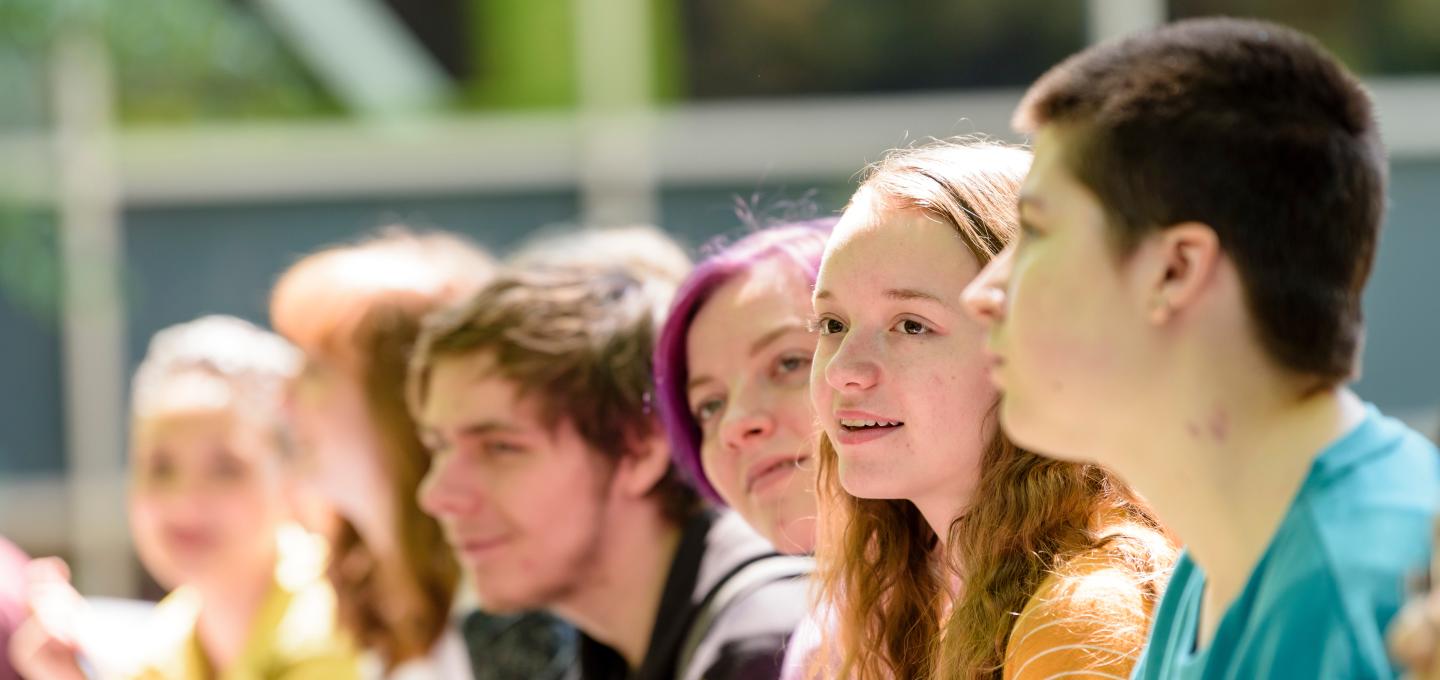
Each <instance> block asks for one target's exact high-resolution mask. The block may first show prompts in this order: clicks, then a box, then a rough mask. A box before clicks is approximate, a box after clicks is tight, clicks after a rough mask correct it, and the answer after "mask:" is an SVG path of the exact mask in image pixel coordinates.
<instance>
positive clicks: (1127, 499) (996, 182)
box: [815, 139, 1169, 680]
mask: <svg viewBox="0 0 1440 680" xmlns="http://www.w3.org/2000/svg"><path fill="white" fill-rule="evenodd" d="M1029 161H1030V154H1029V152H1027V151H1025V150H1023V149H1021V148H1018V147H1011V146H1006V145H1002V144H997V143H992V142H986V141H982V140H975V139H956V140H946V141H937V142H933V143H930V144H926V145H924V146H919V147H915V148H909V149H902V150H897V151H894V152H891V153H890V154H888V155H887V156H886V157H885V158H884V159H883V160H881V161H880V162H878V163H876V164H875V165H873V166H872V167H870V168H869V170H868V171H867V173H866V175H865V178H864V180H863V181H862V183H861V189H860V191H861V192H871V196H872V197H874V198H875V199H877V200H876V201H875V202H874V203H873V204H874V205H877V206H878V207H877V208H876V209H877V210H879V209H885V210H915V211H920V212H922V213H924V214H926V215H927V216H929V217H930V218H932V219H935V220H938V221H940V222H942V223H945V224H949V225H951V226H953V227H954V228H955V230H956V232H957V233H959V234H960V236H961V237H962V238H963V239H964V241H965V243H966V245H967V246H968V247H969V249H970V250H971V252H972V253H973V254H974V255H975V257H976V259H977V260H978V261H979V262H980V263H981V264H982V265H983V264H984V263H985V262H988V261H989V260H990V259H992V258H993V257H994V256H995V255H996V254H998V253H999V252H1000V250H1001V249H1002V248H1003V247H1004V245H1005V244H1006V243H1008V242H1009V241H1010V240H1011V239H1012V238H1013V237H1014V234H1015V233H1016V231H1017V230H1018V224H1017V216H1016V201H1017V199H1018V195H1019V189H1020V184H1021V182H1022V181H1023V180H1024V176H1025V172H1026V170H1027V168H1028V167H1029ZM858 193H859V192H857V195H858ZM853 205H854V203H852V207H853ZM991 414H992V415H991V417H993V414H994V409H992V411H991ZM995 430H996V434H995V435H994V437H993V438H992V439H991V440H990V442H989V443H988V444H987V445H986V446H985V450H984V452H983V454H982V459H981V465H980V470H981V474H980V480H979V484H978V487H977V490H976V491H975V494H974V497H975V498H979V499H984V500H983V501H982V502H977V503H975V504H974V505H973V506H972V507H970V508H969V509H967V510H966V511H965V512H964V513H963V514H962V515H961V516H960V517H957V518H956V519H955V520H954V521H953V522H952V523H951V525H950V527H949V531H948V535H947V537H946V538H947V540H946V541H945V543H944V545H945V553H944V554H940V555H936V553H935V550H936V548H937V546H938V545H939V544H940V541H939V537H938V536H937V534H936V533H935V531H934V530H933V529H932V528H931V526H930V525H929V524H928V523H927V522H926V521H925V518H924V517H923V516H921V514H920V512H919V510H918V509H916V508H915V506H914V505H913V504H911V503H910V502H908V501H903V500H871V499H863V498H857V497H855V496H852V495H850V494H849V493H847V492H846V491H845V490H844V488H843V487H842V486H841V484H840V479H839V471H838V458H837V456H836V452H835V448H834V446H833V444H832V443H831V442H830V440H829V438H828V437H826V436H824V435H822V436H821V442H820V456H819V483H818V485H817V492H818V494H819V496H820V506H821V512H820V536H819V542H818V549H817V553H816V557H817V561H818V563H819V568H818V573H817V581H818V584H817V594H818V596H819V599H820V600H821V603H822V606H825V607H829V608H831V609H832V610H833V611H834V612H835V626H834V628H833V630H832V631H830V635H829V637H828V638H827V641H826V643H825V648H826V653H823V654H820V655H817V658H818V659H819V660H822V661H818V663H821V665H822V666H823V665H824V662H823V660H827V659H828V660H833V661H834V662H835V665H834V666H831V667H820V668H816V669H815V670H816V671H817V674H820V675H830V676H832V677H839V678H847V679H848V678H860V679H874V680H882V679H892V678H907V679H908V678H942V677H943V678H992V677H993V678H998V677H1000V676H1001V674H1002V663H1003V659H1004V655H1005V647H1006V645H1007V643H1008V638H1009V633H1010V629H1011V626H1012V624H1013V623H1014V620H1015V616H1016V614H1018V612H1020V611H1021V610H1023V609H1024V607H1025V604H1026V603H1027V602H1028V601H1029V599H1030V597H1031V596H1032V595H1033V594H1034V593H1035V591H1036V590H1037V589H1038V588H1039V586H1040V585H1041V583H1042V582H1043V581H1044V580H1045V579H1046V578H1047V577H1048V576H1049V575H1050V574H1054V573H1059V574H1061V575H1062V576H1064V575H1066V573H1067V571H1066V570H1067V566H1068V563H1069V561H1070V560H1071V559H1072V558H1074V557H1076V556H1078V555H1080V554H1081V553H1086V552H1088V551H1091V550H1094V549H1096V548H1102V547H1103V548H1104V549H1105V550H1106V551H1107V554H1112V553H1113V555H1114V556H1115V557H1116V561H1117V563H1118V564H1120V565H1122V566H1125V567H1127V568H1129V570H1130V571H1131V573H1132V574H1134V575H1135V577H1136V580H1137V581H1138V582H1140V583H1142V584H1146V585H1145V587H1147V588H1148V590H1147V593H1148V595H1149V597H1150V598H1151V600H1153V598H1154V597H1155V595H1156V589H1155V588H1154V586H1153V581H1154V578H1153V576H1154V574H1156V573H1157V572H1158V571H1160V570H1163V568H1164V567H1165V566H1168V562H1169V555H1168V553H1165V550H1164V549H1163V546H1164V542H1163V541H1160V542H1158V544H1159V545H1160V546H1162V548H1161V550H1160V551H1159V552H1160V553H1165V554H1157V551H1156V549H1155V546H1156V545H1157V542H1156V541H1153V540H1149V536H1153V534H1154V532H1155V531H1156V530H1157V529H1158V524H1157V523H1156V521H1155V520H1154V518H1153V517H1152V516H1151V515H1150V513H1149V511H1148V509H1147V508H1146V507H1145V506H1144V504H1143V503H1142V502H1141V501H1140V500H1139V499H1138V498H1137V497H1136V496H1135V494H1134V493H1133V492H1131V491H1130V489H1129V488H1128V487H1127V486H1126V485H1125V484H1124V483H1123V482H1121V481H1120V480H1119V479H1118V478H1116V477H1115V476H1114V475H1112V474H1110V473H1109V472H1108V471H1106V470H1104V469H1103V468H1100V467H1098V466H1094V465H1085V464H1079V463H1069V462H1063V461H1057V460H1052V459H1048V458H1044V457H1041V456H1039V455H1036V454H1034V453H1031V452H1029V451H1026V450H1024V449H1021V448H1019V447H1017V446H1016V445H1015V444H1014V443H1012V442H1011V441H1010V440H1009V439H1008V438H1006V437H1005V435H1004V434H1003V433H1001V432H1000V431H999V428H995ZM953 579H958V580H959V582H960V583H962V584H963V586H962V588H961V592H960V593H959V594H958V595H957V596H956V597H955V599H954V602H953V603H952V605H953V606H951V607H950V610H949V614H948V615H945V614H944V613H943V611H944V609H943V605H944V603H947V602H949V601H950V600H951V593H950V588H951V586H950V583H951V582H952V580H953Z"/></svg>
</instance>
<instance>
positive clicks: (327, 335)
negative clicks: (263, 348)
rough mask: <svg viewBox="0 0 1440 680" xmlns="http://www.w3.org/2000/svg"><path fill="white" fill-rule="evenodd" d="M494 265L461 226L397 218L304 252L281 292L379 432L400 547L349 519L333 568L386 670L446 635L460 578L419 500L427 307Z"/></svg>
mask: <svg viewBox="0 0 1440 680" xmlns="http://www.w3.org/2000/svg"><path fill="white" fill-rule="evenodd" d="M494 268H495V265H494V263H493V261H492V260H491V259H490V256H489V255H488V254H486V253H485V252H484V251H482V250H480V249H479V248H478V247H477V246H475V245H472V244H471V243H470V242H469V241H467V240H465V239H463V238H460V237H458V236H453V235H450V234H445V233H441V232H435V233H414V232H411V231H408V230H406V229H404V228H403V227H391V228H388V229H386V230H384V231H382V232H381V233H380V234H378V235H376V236H374V237H371V238H367V239H364V240H362V241H359V242H357V243H353V244H346V245H340V246H335V247H332V248H326V249H323V250H320V251H318V252H316V253H313V254H311V255H309V256H307V257H305V258H304V259H302V260H300V261H299V262H298V263H296V264H295V265H294V266H293V267H291V268H290V269H289V270H287V271H286V272H285V273H284V274H283V275H282V276H281V278H280V280H279V282H278V283H277V284H276V285H275V290H274V292H273V293H272V294H271V300H270V317H271V323H272V324H273V325H274V326H275V328H276V330H278V331H279V332H280V333H281V334H282V335H284V336H286V337H287V338H289V339H290V340H291V341H293V342H294V343H295V344H297V345H299V346H300V348H301V349H302V350H304V352H305V353H306V355H308V356H309V357H311V358H315V359H320V360H323V361H327V362H330V363H332V364H334V365H337V366H339V367H341V368H342V370H344V371H345V372H346V373H347V374H348V375H349V376H350V377H351V378H352V379H354V380H355V381H357V382H358V383H359V385H360V388H361V391H362V393H363V395H364V400H365V410H366V414H367V416H368V417H369V419H370V422H371V425H372V426H373V428H374V431H375V434H376V436H377V438H378V441H377V449H378V450H379V452H380V454H381V456H382V461H381V462H382V466H383V470H384V472H385V474H386V476H387V479H388V481H389V482H390V496H391V499H390V500H391V502H392V503H393V504H394V507H395V525H394V527H393V528H392V531H393V534H394V537H395V541H396V543H397V545H398V546H399V554H398V555H394V556H385V557H382V556H380V555H378V554H376V552H375V551H374V550H372V548H371V546H369V545H368V544H366V542H365V540H364V539H363V538H362V537H361V536H360V533H359V532H358V531H357V530H356V529H355V527H354V525H352V524H351V523H350V522H348V521H344V520H342V521H341V522H340V526H339V527H337V529H336V532H337V533H336V535H334V536H331V537H330V538H331V541H332V545H331V561H330V566H329V576H330V581H331V583H332V584H333V585H334V587H335V593H336V595H337V600H338V602H337V604H338V609H339V619H340V623H341V625H342V626H343V627H344V628H345V629H346V630H348V631H349V632H350V633H351V634H352V635H354V636H355V637H356V638H357V639H358V641H359V643H360V645H361V646H362V647H364V648H366V649H371V650H375V651H377V652H379V655H380V657H381V659H382V661H383V663H384V664H385V667H386V670H387V671H388V670H392V669H394V668H395V667H396V666H398V665H400V664H401V663H403V662H405V661H407V660H409V659H413V658H417V657H421V656H424V655H425V654H427V653H428V652H429V650H430V648H431V647H432V646H433V645H434V644H435V643H436V641H437V640H439V639H440V636H441V635H442V634H443V633H444V632H445V630H446V628H447V626H448V625H449V613H450V606H451V600H452V599H453V597H454V595H455V591H456V587H457V584H458V582H459V565H458V564H457V563H456V561H455V558H454V555H453V553H452V552H451V550H450V548H449V546H448V545H447V544H446V542H445V536H444V534H443V533H442V532H441V529H440V525H439V524H438V523H437V522H436V521H435V519H434V518H432V517H430V516H429V515H427V514H425V513H424V512H423V511H422V510H421V509H420V506H419V503H418V502H417V501H416V492H417V490H418V489H419V487H420V481H421V480H422V479H423V478H424V477H425V473H426V472H427V471H428V470H429V469H430V455H429V453H428V452H427V451H426V449H425V447H424V445H423V444H422V443H421V442H420V439H419V435H418V434H417V433H416V426H415V421H414V419H413V418H412V417H411V415H410V411H409V408H408V405H407V404H406V401H405V377H406V372H407V370H408V367H409V357H410V352H411V350H412V349H413V348H414V345H415V342H416V339H417V338H418V336H419V335H420V326H421V321H422V319H423V318H424V317H425V315H426V314H428V313H430V312H432V311H434V310H436V309H439V308H440V307H443V306H445V305H447V304H451V303H454V302H456V301H458V300H460V299H462V298H463V297H465V296H467V295H469V294H471V293H472V292H474V291H475V290H476V289H478V288H479V287H480V286H481V285H483V284H484V283H485V282H487V281H488V280H489V279H490V278H491V276H492V275H493V272H494ZM381 559H387V560H391V561H393V562H395V563H394V564H387V566H388V567H390V569H391V570H392V571H393V572H394V573H398V574H403V575H404V577H405V578H407V579H408V580H409V581H410V583H411V585H413V591H412V592H413V593H414V594H415V595H414V596H413V597H412V596H408V595H404V594H400V593H396V592H386V591H385V589H384V584H382V583H380V579H379V578H378V574H379V571H380V566H381V565H380V563H379V560H381ZM393 612H403V613H401V614H400V615H399V617H398V618H397V616H396V615H395V614H394V613H393Z"/></svg>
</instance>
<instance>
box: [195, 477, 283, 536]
mask: <svg viewBox="0 0 1440 680" xmlns="http://www.w3.org/2000/svg"><path fill="white" fill-rule="evenodd" d="M280 503H281V500H280V497H279V493H278V490H275V489H271V488H268V487H267V486H266V485H265V484H263V483H261V482H259V481H258V480H247V481H245V482H240V483H238V484H237V485H235V486H233V487H231V488H228V489H225V490H223V491H219V492H217V493H215V494H214V495H212V496H211V497H210V498H209V499H208V500H207V506H208V507H207V508H206V514H208V515H209V516H210V518H211V519H210V521H211V523H212V526H214V527H215V528H216V529H217V530H218V531H220V532H221V533H222V534H224V535H227V536H230V537H232V538H233V539H235V540H237V541H247V540H250V539H255V538H258V537H268V535H269V533H270V531H271V529H273V527H274V525H275V522H276V520H277V518H278V517H279V515H280V511H281V508H280Z"/></svg>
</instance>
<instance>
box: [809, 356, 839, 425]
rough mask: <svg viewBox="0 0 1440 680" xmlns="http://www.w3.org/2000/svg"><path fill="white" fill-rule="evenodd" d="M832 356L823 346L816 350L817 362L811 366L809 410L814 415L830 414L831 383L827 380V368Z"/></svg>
mask: <svg viewBox="0 0 1440 680" xmlns="http://www.w3.org/2000/svg"><path fill="white" fill-rule="evenodd" d="M830 358H831V354H830V352H829V351H828V350H826V349H825V348H824V347H823V346H822V347H820V348H817V349H816V350H815V360H814V361H813V362H812V363H811V364H810V386H809V389H808V392H809V408H810V411H811V413H812V414H820V413H829V412H830V410H831V409H830V400H831V398H832V396H833V395H832V394H831V393H830V383H828V382H826V380H825V367H826V366H829V365H830Z"/></svg>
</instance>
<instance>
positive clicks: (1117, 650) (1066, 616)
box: [1003, 536, 1168, 680]
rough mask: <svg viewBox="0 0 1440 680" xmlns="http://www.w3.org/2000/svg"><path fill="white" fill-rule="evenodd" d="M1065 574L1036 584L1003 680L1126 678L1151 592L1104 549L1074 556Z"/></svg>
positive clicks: (1013, 636) (1145, 624)
mask: <svg viewBox="0 0 1440 680" xmlns="http://www.w3.org/2000/svg"><path fill="white" fill-rule="evenodd" d="M1153 540H1154V541H1156V542H1157V544H1158V542H1160V541H1163V539H1161V538H1159V537H1158V536H1157V537H1154V538H1153ZM1157 550H1165V551H1166V552H1168V550H1166V549H1165V548H1157ZM1067 572H1068V573H1067V574H1066V576H1065V577H1063V578H1062V577H1060V576H1057V575H1054V574H1052V575H1051V576H1050V577H1049V578H1047V579H1046V580H1045V581H1044V582H1043V583H1041V584H1040V588H1039V589H1038V590H1037V591H1036V592H1035V594H1034V595H1033V596H1031V598H1030V601H1029V602H1028V603H1027V604H1026V606H1025V608H1024V611H1022V612H1021V613H1020V617H1019V618H1018V619H1017V620H1016V621H1015V625H1014V626H1013V627H1012V628H1011V631H1010V640H1009V644H1008V645H1006V650H1005V667H1004V672H1003V675H1004V678H1005V680H1048V679H1049V678H1066V680H1126V679H1128V678H1129V677H1130V670H1131V668H1133V667H1134V665H1135V662H1136V661H1137V660H1138V659H1139V657H1140V652H1141V651H1142V650H1143V649H1144V647H1145V638H1146V635H1147V633H1148V631H1149V627H1150V617H1151V616H1152V615H1153V614H1154V611H1153V608H1154V602H1153V594H1152V593H1151V592H1150V587H1149V586H1148V585H1147V584H1144V583H1140V582H1139V581H1138V580H1137V578H1136V575H1135V574H1134V573H1133V572H1132V571H1130V570H1129V569H1128V568H1126V567H1123V566H1120V565H1119V564H1116V563H1115V562H1114V561H1113V560H1112V559H1111V556H1110V555H1108V554H1107V552H1106V550H1104V549H1103V548H1102V549H1099V550H1095V551H1092V552H1091V553H1089V554H1083V555H1080V556H1078V557H1077V559H1076V560H1075V562H1074V563H1073V564H1072V566H1071V568H1070V569H1068V570H1067Z"/></svg>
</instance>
